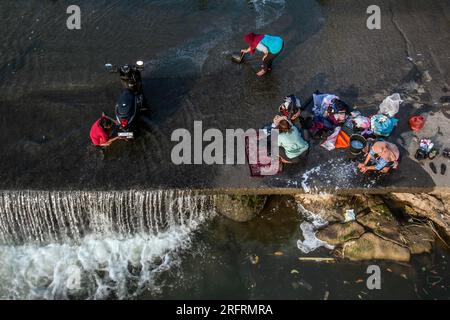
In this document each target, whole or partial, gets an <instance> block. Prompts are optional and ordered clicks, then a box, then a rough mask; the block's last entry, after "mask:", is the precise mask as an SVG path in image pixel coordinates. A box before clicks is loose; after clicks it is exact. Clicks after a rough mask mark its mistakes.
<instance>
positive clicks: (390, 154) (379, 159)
mask: <svg viewBox="0 0 450 320" xmlns="http://www.w3.org/2000/svg"><path fill="white" fill-rule="evenodd" d="M364 152H365V153H366V154H367V156H366V160H365V161H364V163H360V164H359V165H358V168H359V170H361V172H362V173H367V172H370V171H377V172H379V173H388V172H389V171H391V169H397V168H398V161H399V159H400V151H399V150H398V148H397V146H396V145H395V144H393V143H389V142H386V141H378V142H375V143H374V144H373V145H372V146H370V145H367V146H366V147H365V149H364Z"/></svg>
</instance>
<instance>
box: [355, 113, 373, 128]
mask: <svg viewBox="0 0 450 320" xmlns="http://www.w3.org/2000/svg"><path fill="white" fill-rule="evenodd" d="M353 121H354V122H355V126H356V127H357V128H358V129H370V119H369V118H367V117H364V116H357V117H356V118H354V119H353Z"/></svg>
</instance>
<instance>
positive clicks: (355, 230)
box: [316, 222, 365, 246]
mask: <svg viewBox="0 0 450 320" xmlns="http://www.w3.org/2000/svg"><path fill="white" fill-rule="evenodd" d="M364 232H365V230H364V227H363V226H361V225H360V224H359V223H357V222H348V223H335V224H332V225H329V226H328V227H326V228H325V229H322V230H320V231H319V232H317V234H316V237H317V238H318V239H319V240H322V241H324V242H326V243H328V244H331V245H333V246H337V245H341V244H343V243H345V242H347V241H350V240H354V239H358V238H359V237H361V236H362V235H363V234H364Z"/></svg>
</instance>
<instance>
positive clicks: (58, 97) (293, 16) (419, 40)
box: [0, 0, 450, 194]
mask: <svg viewBox="0 0 450 320" xmlns="http://www.w3.org/2000/svg"><path fill="white" fill-rule="evenodd" d="M299 2H300V1H299ZM289 3H290V5H294V6H297V5H298V3H297V1H291V2H289ZM371 4H372V3H371V2H370V1H369V0H367V1H366V0H364V1H356V0H355V1H353V0H352V1H345V2H344V3H339V4H335V3H334V2H333V3H328V1H323V2H322V3H321V4H320V5H319V3H316V2H314V6H312V4H311V6H307V7H308V8H309V9H311V8H313V7H314V12H313V14H309V13H308V12H305V11H302V12H297V11H299V10H298V8H297V11H295V10H294V11H292V10H291V11H290V10H286V12H285V13H284V15H283V16H282V17H281V18H280V23H274V24H273V25H270V26H268V27H267V29H270V32H272V33H278V34H285V35H286V40H287V43H288V44H289V46H288V47H287V48H286V51H285V52H284V53H283V55H282V56H280V59H279V60H277V62H276V67H275V68H274V71H273V73H272V75H271V76H270V77H267V78H264V79H258V78H257V77H256V76H255V70H254V69H255V68H258V67H259V66H258V63H259V62H258V61H256V62H255V63H254V64H253V65H252V64H248V65H242V66H235V65H232V64H231V62H230V61H229V59H228V58H227V57H226V56H224V55H222V54H221V52H223V51H225V50H230V49H232V48H236V47H239V46H242V39H241V38H242V35H241V34H240V31H239V32H237V31H236V32H233V34H231V35H229V38H223V39H222V41H221V42H220V41H219V43H217V44H216V45H214V46H213V47H212V48H210V49H208V50H209V51H208V55H207V57H206V58H205V60H204V62H203V64H202V65H201V66H199V68H197V69H198V70H197V69H196V70H194V71H192V72H191V69H192V68H190V69H189V70H190V72H189V73H183V72H182V71H183V68H184V67H186V65H183V64H182V63H179V62H177V61H175V60H174V61H172V60H170V59H171V53H173V52H174V51H176V50H172V51H168V50H167V48H166V47H164V46H163V45H160V47H159V48H158V50H153V48H150V47H145V48H139V49H137V50H136V52H132V55H131V54H129V56H127V57H120V59H127V60H128V59H129V60H130V61H133V60H132V59H135V58H136V57H135V56H134V55H140V57H141V56H142V57H144V58H147V57H148V59H146V60H149V61H153V62H154V65H155V67H154V68H152V69H150V70H147V71H146V72H145V73H144V75H143V78H144V88H145V93H146V95H147V97H148V98H149V101H150V104H151V105H152V112H153V118H152V119H153V120H154V122H155V127H154V128H153V130H151V131H150V132H147V133H144V134H143V135H142V136H141V137H140V138H139V139H137V140H136V141H135V142H134V143H132V144H128V143H118V144H116V145H114V146H113V147H111V148H110V150H108V151H106V152H105V153H100V152H98V150H96V149H95V148H93V147H92V146H90V141H89V129H90V126H91V124H92V123H93V121H95V119H96V118H98V117H99V115H100V113H101V112H102V111H106V112H109V113H111V110H112V108H113V105H114V102H115V99H116V98H117V96H118V94H119V83H118V79H113V78H110V77H109V75H105V74H104V71H103V70H100V69H101V66H102V65H103V63H105V62H106V61H105V59H106V57H105V54H104V53H103V54H99V52H97V51H95V50H96V48H97V46H92V47H89V46H86V47H83V45H82V44H83V43H84V42H85V41H93V40H95V38H89V37H90V36H89V34H88V33H87V36H88V38H89V39H84V38H82V37H81V36H80V38H77V39H76V41H75V40H73V41H74V42H71V41H72V40H70V39H66V40H67V46H68V47H70V48H72V46H74V47H76V46H81V47H82V48H84V49H83V50H84V51H83V54H85V55H80V56H78V52H77V51H76V50H73V51H71V50H61V48H59V47H58V48H57V49H58V50H56V49H55V50H54V52H53V51H52V52H50V53H49V54H51V55H56V56H58V57H59V59H56V60H54V61H52V62H53V63H52V65H51V66H48V69H46V70H45V74H43V75H42V77H41V76H40V75H39V72H38V71H39V70H41V69H40V68H41V66H40V65H38V66H35V65H33V61H34V60H33V59H29V60H24V61H23V63H22V65H21V66H18V67H17V70H16V71H15V74H14V75H9V74H8V75H6V76H5V79H1V80H0V81H1V82H0V88H1V89H2V92H4V94H3V95H2V96H1V97H0V108H1V110H3V111H4V112H3V113H2V117H1V119H0V136H1V137H2V141H1V144H0V153H1V154H2V157H1V158H0V168H1V169H2V170H1V171H0V190H28V189H31V190H65V191H70V190H161V189H167V190H170V189H183V190H204V191H208V192H225V193H230V194H236V193H241V194H255V193H259V194H286V193H288V194H295V193H302V192H312V193H321V192H326V193H354V192H359V193H386V192H393V191H395V192H408V193H409V192H425V191H433V190H446V189H448V188H450V179H448V174H449V173H447V176H441V175H440V174H437V175H435V174H433V173H432V172H431V170H430V168H429V166H428V162H425V163H424V164H422V165H421V164H420V163H418V162H417V161H415V160H414V159H413V155H414V152H415V150H416V149H417V139H418V138H420V137H430V138H432V139H433V140H435V141H436V143H437V145H438V147H439V148H440V149H443V148H446V147H447V148H448V147H450V145H449V139H448V137H450V121H449V119H450V116H449V114H450V105H449V102H450V98H449V97H450V94H449V92H450V84H449V79H448V74H450V59H449V56H448V52H449V43H450V31H449V28H448V16H449V14H450V4H449V2H448V1H445V0H436V1H433V2H430V1H425V0H417V1H409V0H398V1H386V0H383V1H380V3H379V5H380V6H381V8H382V12H383V15H384V18H383V19H382V21H383V25H382V29H381V30H377V31H371V30H368V29H367V28H366V18H367V15H366V14H365V12H366V9H367V7H368V6H369V5H371ZM291 9H292V8H291ZM294 9H296V8H294ZM299 14H300V16H299ZM299 17H300V18H299ZM48 19H51V15H49V17H48ZM298 19H303V21H301V22H302V24H300V23H299V22H300V21H298ZM299 25H301V26H302V28H299V27H298V26H299ZM305 30H306V31H305ZM418 30H420V31H421V32H417V31H418ZM26 31H27V30H26ZM197 31H198V30H197ZM197 31H196V32H197ZM27 32H28V31H27ZM143 32H144V33H147V32H148V30H146V29H143ZM50 35H51V34H50ZM430 35H439V36H435V37H430ZM47 36H48V35H47ZM14 37H15V38H20V39H22V38H23V39H27V36H23V37H22V36H20V35H19V34H18V35H17V36H16V35H15V36H14ZM53 38H54V37H53V36H51V37H50V36H48V38H46V36H45V34H42V35H41V38H40V41H41V45H42V46H43V47H45V45H46V44H47V43H48V42H50V41H51V40H52V39H53ZM137 38H139V39H135V40H133V44H134V45H136V46H137V44H139V43H141V42H142V38H141V37H137ZM64 39H65V38H64ZM186 41H187V44H186ZM207 41H208V39H207V38H206V40H205V34H203V33H202V31H201V30H200V31H198V34H197V33H192V39H187V40H186V38H184V37H183V38H180V39H178V38H176V39H173V42H174V43H171V47H172V49H173V48H175V49H176V48H184V47H185V46H186V45H189V46H190V45H192V44H193V45H194V46H195V45H196V44H197V42H199V43H200V44H204V42H205V43H208V42H207ZM5 43H8V41H6V42H5ZM155 46H156V44H155ZM52 48H53V47H52ZM208 48H209V47H208ZM27 52H28V51H27ZM27 52H25V53H26V54H28V53H27ZM30 52H32V51H30ZM12 54H13V56H12V57H11V59H13V58H14V57H15V54H16V53H12ZM30 55H31V53H30ZM86 56H89V57H91V58H92V60H90V62H89V63H90V64H89V65H86V70H85V71H86V74H89V75H90V76H89V77H85V76H84V75H85V73H83V74H79V73H77V72H75V70H80V68H79V65H84V63H85V60H89V59H85V58H86ZM27 57H28V56H27ZM53 57H55V56H53ZM115 57H116V58H117V59H119V57H118V56H116V55H115ZM164 59H166V60H164ZM13 60H14V59H13ZM13 60H11V61H13ZM36 61H37V62H39V63H42V60H36ZM67 61H73V65H74V66H76V67H74V68H73V69H71V68H72V67H71V66H67ZM161 61H162V62H164V63H163V67H161V68H159V67H158V65H159V64H158V63H157V62H161ZM189 61H191V62H192V60H189ZM202 61H203V60H202ZM172 63H173V64H172ZM188 64H189V63H188ZM191 67H192V66H191ZM33 71H34V72H33ZM68 75H70V77H69V76H68ZM41 78H43V79H45V80H46V81H48V82H47V83H45V82H43V81H41V80H42V79H41ZM69 78H70V79H69ZM69 80H70V81H69ZM68 82H70V84H68ZM316 89H319V90H321V91H323V92H333V93H336V94H338V95H339V96H340V97H341V98H342V99H343V100H345V101H346V102H348V103H349V104H351V105H353V106H357V107H358V108H359V109H360V110H361V111H362V112H363V113H364V114H373V113H375V112H376V111H377V107H378V105H379V104H380V103H381V101H382V100H383V99H384V98H385V97H386V96H388V95H390V94H392V93H394V92H399V93H401V94H402V97H403V98H404V99H405V100H406V102H405V104H404V105H402V107H401V112H400V113H399V115H398V116H399V119H400V124H399V126H398V128H397V129H396V130H395V132H394V134H393V135H392V136H391V137H390V138H389V141H391V142H394V143H396V144H398V145H399V146H400V147H401V149H402V150H401V151H402V155H403V159H402V163H401V165H400V169H399V170H398V171H397V172H394V173H392V174H390V175H388V176H383V177H378V178H377V177H364V176H362V175H359V174H355V172H354V168H355V165H354V163H351V162H350V161H348V158H347V157H346V155H345V154H343V153H340V152H338V151H334V152H328V151H326V150H324V149H323V148H321V147H320V146H319V145H318V143H316V144H315V145H314V146H313V149H312V151H311V153H310V155H309V158H308V159H307V161H306V163H305V164H302V165H301V166H295V167H287V168H286V170H285V171H284V172H283V173H282V174H281V175H279V176H277V177H265V178H262V179H258V178H250V176H249V171H248V167H247V166H175V165H173V164H172V163H171V162H170V152H171V149H172V147H173V146H174V145H175V143H172V142H171V141H170V136H171V133H172V131H173V130H174V129H176V128H186V129H188V130H189V131H191V132H192V126H193V122H194V121H196V120H202V121H203V126H204V128H217V129H220V130H225V129H227V128H243V129H246V128H260V127H262V126H263V125H265V124H266V123H268V122H270V121H271V119H272V118H273V116H274V115H275V113H276V111H277V107H278V105H279V104H280V101H281V99H282V98H283V97H284V96H285V95H287V94H290V93H296V94H297V95H299V96H300V97H301V98H302V100H306V99H307V97H309V96H310V95H311V94H312V92H314V91H315V90H316ZM416 114H422V115H425V116H426V117H427V127H426V128H425V129H424V130H423V131H422V132H421V133H420V134H419V135H415V134H413V133H411V131H410V130H409V128H408V124H407V119H408V117H409V116H410V115H416ZM441 163H447V166H448V167H450V163H449V161H448V160H445V159H443V158H439V159H436V165H437V166H439V165H440V164H441ZM319 167H320V168H319Z"/></svg>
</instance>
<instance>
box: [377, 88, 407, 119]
mask: <svg viewBox="0 0 450 320" xmlns="http://www.w3.org/2000/svg"><path fill="white" fill-rule="evenodd" d="M402 102H403V100H402V98H401V97H400V94H398V93H394V94H393V95H391V96H389V97H387V98H386V99H384V101H383V102H382V103H381V104H380V113H381V114H384V115H387V116H388V117H390V118H392V117H394V116H395V115H396V114H397V113H398V111H399V110H400V105H401V104H402Z"/></svg>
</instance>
